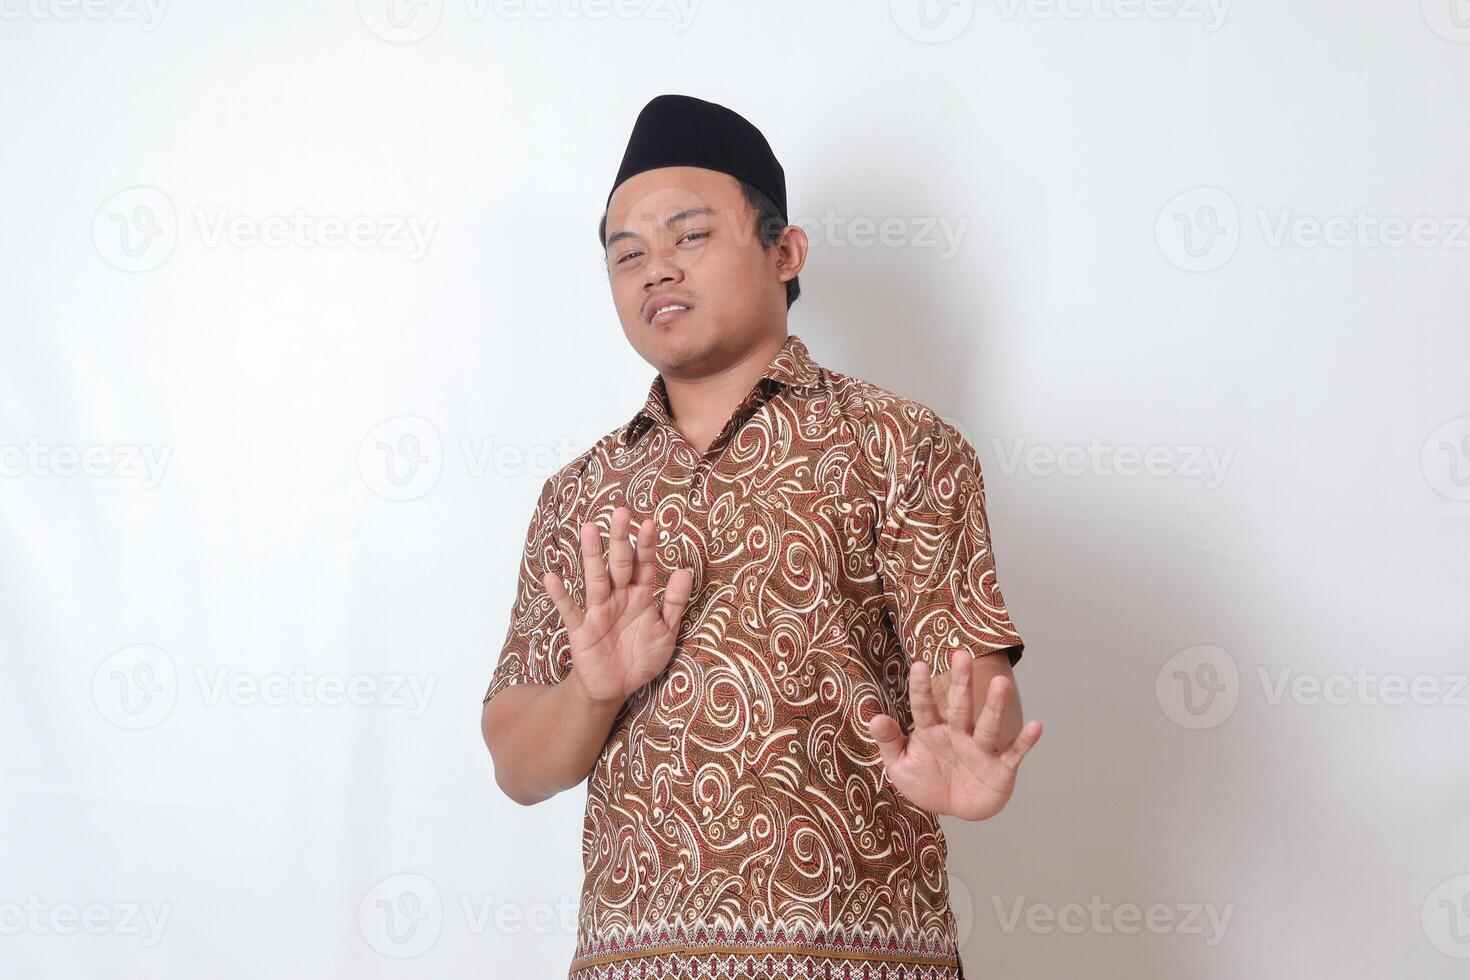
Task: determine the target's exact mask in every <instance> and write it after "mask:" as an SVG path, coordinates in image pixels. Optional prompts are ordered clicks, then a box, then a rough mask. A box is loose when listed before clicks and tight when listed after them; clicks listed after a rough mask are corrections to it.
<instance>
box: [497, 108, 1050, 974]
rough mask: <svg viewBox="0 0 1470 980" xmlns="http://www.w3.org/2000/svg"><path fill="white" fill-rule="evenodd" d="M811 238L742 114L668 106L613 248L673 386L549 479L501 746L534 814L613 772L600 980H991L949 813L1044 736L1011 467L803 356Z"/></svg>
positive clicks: (579, 959)
mask: <svg viewBox="0 0 1470 980" xmlns="http://www.w3.org/2000/svg"><path fill="white" fill-rule="evenodd" d="M786 221H787V213H786V187H785V176H784V172H783V171H782V169H781V166H780V164H779V163H777V162H776V158H775V156H774V155H773V154H772V153H771V150H770V147H769V145H768V144H767V143H766V140H765V138H764V137H763V136H762V135H761V134H760V132H759V130H757V129H756V128H755V127H754V126H752V125H751V124H750V123H749V122H747V121H746V120H745V119H744V118H742V117H741V116H739V115H737V114H736V113H734V112H732V111H731V110H729V109H726V108H725V107H723V106H718V105H715V104H713V103H709V102H704V101H702V100H699V99H693V98H689V97H685V96H677V95H664V96H659V97H658V98H656V99H654V100H653V101H651V102H650V103H649V104H648V105H647V106H646V107H645V108H644V109H643V111H642V113H641V114H640V115H639V117H638V120H637V122H636V123H635V125H634V129H633V134H632V137H631V138H630V140H629V144H628V148H627V150H626V152H625V154H624V158H623V163H622V166H621V168H620V169H619V172H618V175H617V178H616V180H615V181H614V183H613V189H612V191H611V192H610V193H609V195H608V204H607V210H606V213H605V215H604V218H603V226H602V228H601V229H599V238H600V239H601V241H602V243H603V247H604V249H605V252H606V257H607V268H608V276H609V280H610V283H611V286H612V293H613V301H614V304H615V305H616V307H617V311H618V317H619V319H620V320H621V321H622V326H623V332H624V334H625V335H626V336H627V338H628V342H629V343H630V344H632V345H633V347H634V349H635V350H637V351H638V353H639V354H640V355H641V356H642V357H643V358H644V359H645V360H647V361H648V362H649V363H650V364H652V365H654V366H656V367H657V368H658V375H657V376H656V377H655V378H654V379H653V381H652V383H651V385H650V387H649V391H648V397H647V400H646V401H645V403H644V406H643V408H642V409H641V410H640V411H639V412H638V413H637V415H636V416H634V418H633V419H631V420H630V421H629V422H627V423H626V424H625V425H622V426H620V427H619V428H617V429H615V430H613V431H612V432H610V433H608V434H607V435H606V436H604V437H603V438H602V439H600V440H599V441H598V442H597V444H596V445H595V446H593V447H592V448H591V449H589V450H587V452H585V453H583V454H582V455H581V456H579V457H578V458H577V459H575V460H573V461H572V462H571V463H569V464H568V465H567V466H566V467H564V468H563V469H562V470H561V471H559V472H558V473H556V474H555V475H554V476H552V477H551V478H550V479H549V480H547V481H546V483H545V484H544V485H543V487H542V490H541V494H540V497H539V499H538V501H537V503H536V508H535V511H534V513H533V515H532V519H531V523H530V527H529V529H528V533H527V538H526V545H525V549H524V552H523V554H522V556H521V567H520V581H519V587H518V588H519V591H518V593H517V596H516V600H515V603H514V606H513V608H512V614H511V623H510V628H509V631H508V633H507V636H506V640H505V646H504V649H503V651H502V653H501V656H500V660H499V663H498V664H497V666H496V669H495V672H494V674H493V676H492V678H491V681H490V686H489V689H488V690H487V691H486V694H485V702H484V709H483V714H482V722H481V725H482V729H483V733H484V737H485V741H486V744H487V745H488V747H489V749H490V753H491V755H492V757H493V759H494V763H495V778H496V781H497V783H498V784H499V786H500V787H501V788H502V789H503V790H504V791H505V793H506V794H507V795H509V796H510V797H511V798H512V799H514V800H515V801H517V802H519V803H522V804H526V805H530V804H534V803H536V802H539V801H541V800H544V799H547V798H549V797H551V796H553V795H555V794H556V793H559V792H561V791H563V790H566V789H569V788H571V787H573V786H576V785H577V784H578V783H581V782H582V781H583V780H584V779H585V780H587V805H586V818H585V825H584V832H583V836H582V857H583V864H584V867H585V870H586V878H585V881H584V884H583V888H582V896H581V907H580V910H579V914H578V930H577V942H576V949H575V952H574V954H573V961H572V964H571V969H570V976H571V977H572V978H573V980H591V978H594V977H595V978H598V980H607V978H631V977H640V978H642V977H680V978H684V977H687V978H691V980H697V978H703V977H706V976H737V975H738V976H758V977H765V978H788V977H789V978H795V977H812V976H828V975H832V976H838V975H841V976H849V975H850V976H860V975H863V976H880V975H881V976H885V977H888V978H890V980H910V978H926V980H932V978H942V980H949V978H957V977H963V970H962V967H961V964H960V961H959V954H958V949H957V947H956V925H955V921H954V916H953V914H952V912H951V909H950V906H949V894H948V883H947V878H946V871H945V860H946V856H947V847H946V843H945V838H944V833H943V831H942V830H941V828H940V826H939V821H938V817H937V814H941V813H948V814H952V815H954V816H957V817H961V818H964V819H968V820H983V819H985V818H987V817H990V816H993V815H995V814H996V813H998V812H999V811H1000V810H1001V808H1002V807H1004V806H1005V804H1006V802H1007V801H1008V800H1009V799H1010V797H1011V794H1012V791H1013V788H1014V785H1015V777H1016V768H1017V766H1018V765H1019V764H1020V762H1021V759H1022V758H1023V757H1024V756H1025V754H1026V752H1027V751H1028V750H1029V749H1030V748H1031V746H1032V745H1034V744H1035V743H1036V740H1037V739H1038V738H1039V737H1040V734H1041V726H1040V724H1039V723H1038V722H1036V721H1032V722H1030V723H1028V724H1026V725H1025V726H1024V727H1023V726H1022V724H1021V706H1020V700H1019V697H1018V695H1017V693H1016V688H1015V684H1014V681H1013V678H1012V674H1011V667H1012V666H1013V665H1014V664H1015V662H1016V661H1017V660H1019V659H1020V656H1021V652H1022V647H1023V644H1022V641H1021V637H1020V634H1019V633H1018V632H1017V631H1016V628H1015V626H1014V625H1013V624H1012V622H1011V620H1010V617H1009V615H1008V613H1007V611H1006V607H1005V602H1004V600H1003V598H1002V596H1001V592H1000V588H999V586H998V584H997V582H996V572H995V561H994V557H993V555H992V553H991V549H990V534H989V526H988V523H987V520H986V515H985V507H984V490H983V484H982V481H981V474H980V463H979V460H978V459H977V457H976V455H975V452H974V450H973V448H972V447H971V446H970V445H969V444H968V443H967V442H966V441H965V440H964V438H963V437H962V436H961V435H960V434H959V433H958V432H957V431H956V430H955V429H954V428H953V427H952V426H951V425H949V424H948V423H947V422H945V421H944V420H943V419H942V418H941V417H940V416H938V415H937V414H935V413H934V412H933V411H931V410H930V409H929V408H927V407H925V406H923V405H921V404H919V403H917V402H915V401H912V400H910V399H907V398H904V397H902V396H899V395H896V394H894V393H892V392H890V391H887V390H885V389H883V388H880V387H878V386H876V385H873V384H871V383H868V382H865V381H862V380H859V379H856V378H852V377H849V376H847V375H843V374H840V373H837V372H834V371H831V370H828V369H826V368H824V367H821V366H820V365H818V364H817V363H816V361H815V360H814V359H813V358H812V357H811V354H810V352H809V351H808V349H807V348H806V346H805V344H804V343H803V342H802V341H801V340H800V338H798V337H797V336H796V335H794V334H790V335H788V333H787V325H786V316H787V311H788V309H789V308H790V305H791V303H792V302H793V301H794V299H795V297H796V294H797V291H798V287H797V273H798V272H799V271H800V270H801V267H802V264H803V263H804V261H805V259H806V251H807V241H806V236H805V234H804V233H803V232H802V230H801V229H800V228H799V227H795V226H787V223H786ZM996 654H1003V655H1002V656H996ZM910 727H911V730H910V731H908V734H907V735H905V734H904V732H905V730H906V729H908V728H910ZM863 967H868V968H869V969H870V971H871V972H869V973H863V972H862V970H863ZM844 968H846V969H850V970H852V972H851V973H847V972H844ZM880 968H884V969H886V970H887V972H886V973H884V972H881V970H880Z"/></svg>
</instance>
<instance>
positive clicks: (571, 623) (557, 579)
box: [541, 572, 582, 630]
mask: <svg viewBox="0 0 1470 980" xmlns="http://www.w3.org/2000/svg"><path fill="white" fill-rule="evenodd" d="M541 586H542V588H544V589H545V590H546V594H547V595H549V596H551V601H552V602H554V603H556V611H557V612H558V613H560V614H561V621H562V622H563V623H564V624H566V628H567V629H569V630H574V629H576V628H577V627H578V626H581V625H582V608H581V607H580V606H578V605H577V603H576V600H575V599H573V598H572V597H571V596H569V595H567V590H566V588H565V587H564V586H563V585H562V584H561V576H560V575H558V574H556V573H555V572H547V573H546V574H545V575H542V576H541Z"/></svg>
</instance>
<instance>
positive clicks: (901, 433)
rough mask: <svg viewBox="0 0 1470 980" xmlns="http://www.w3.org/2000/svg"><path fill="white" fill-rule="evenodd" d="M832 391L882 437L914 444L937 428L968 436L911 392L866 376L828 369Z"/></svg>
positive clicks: (958, 426)
mask: <svg viewBox="0 0 1470 980" xmlns="http://www.w3.org/2000/svg"><path fill="white" fill-rule="evenodd" d="M828 374H829V375H831V377H832V380H833V385H832V391H833V395H834V397H835V398H836V400H837V403H838V405H839V406H841V407H842V408H843V409H845V410H847V411H849V412H851V413H853V414H855V415H857V416H859V417H860V418H861V420H862V421H863V422H864V423H865V424H866V425H867V426H868V427H869V430H870V432H871V433H873V434H875V435H876V437H877V438H878V439H879V440H880V441H882V440H885V439H892V440H896V441H898V442H900V443H902V444H912V443H913V442H915V441H917V440H919V439H922V438H924V437H925V436H926V435H929V434H931V433H934V432H935V431H937V430H948V432H947V433H946V434H949V433H956V434H958V435H959V436H960V437H961V438H967V437H966V436H965V434H964V431H963V429H962V427H961V426H960V424H959V422H958V421H957V420H955V419H952V418H949V417H948V416H946V415H943V414H941V413H940V412H939V411H938V410H937V409H935V408H933V407H932V406H930V405H928V404H926V403H925V402H922V401H919V400H918V399H917V398H913V397H911V396H908V395H904V394H901V393H899V392H896V391H894V390H893V389H891V388H887V387H884V386H883V385H880V384H878V383H877V382H875V381H870V380H868V379H866V378H859V377H854V376H852V375H849V374H843V373H841V372H838V371H829V372H828Z"/></svg>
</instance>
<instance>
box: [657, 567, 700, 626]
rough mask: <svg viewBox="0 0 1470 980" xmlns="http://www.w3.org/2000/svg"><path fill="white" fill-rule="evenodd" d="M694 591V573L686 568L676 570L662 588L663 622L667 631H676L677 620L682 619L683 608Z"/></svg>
mask: <svg viewBox="0 0 1470 980" xmlns="http://www.w3.org/2000/svg"><path fill="white" fill-rule="evenodd" d="M693 591H694V573H693V572H691V571H690V570H689V569H687V568H676V569H674V573H673V574H672V575H670V576H669V583H668V585H666V586H664V608H663V620H664V624H665V625H667V626H668V628H669V629H671V630H675V631H677V630H678V629H679V620H681V619H683V618H684V607H685V606H687V605H688V604H689V596H690V594H691V593H692V592H693Z"/></svg>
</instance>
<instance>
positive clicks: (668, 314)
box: [648, 307, 689, 327]
mask: <svg viewBox="0 0 1470 980" xmlns="http://www.w3.org/2000/svg"><path fill="white" fill-rule="evenodd" d="M688 312H689V310H688V308H687V307H686V308H685V309H682V310H677V309H676V310H664V311H663V312H662V313H655V314H654V315H653V319H652V320H650V321H648V322H649V323H652V324H653V325H654V326H656V327H661V326H663V325H664V324H665V323H669V322H671V321H674V320H677V319H679V317H681V316H683V315H684V314H685V313H688Z"/></svg>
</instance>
